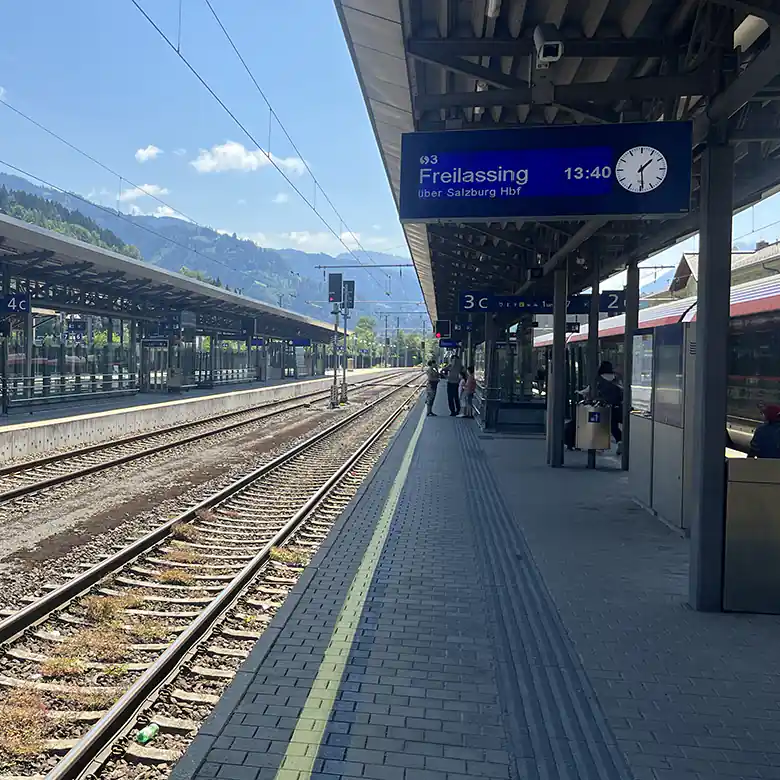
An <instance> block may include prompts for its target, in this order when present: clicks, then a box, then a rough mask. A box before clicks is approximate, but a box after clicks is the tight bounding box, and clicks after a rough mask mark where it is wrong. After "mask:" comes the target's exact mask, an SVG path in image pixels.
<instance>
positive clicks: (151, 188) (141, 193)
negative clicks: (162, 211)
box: [119, 184, 168, 203]
mask: <svg viewBox="0 0 780 780" xmlns="http://www.w3.org/2000/svg"><path fill="white" fill-rule="evenodd" d="M167 194H168V190H167V189H166V188H165V187H160V186H159V185H158V184H142V185H141V186H140V187H132V188H131V189H129V190H125V191H124V192H123V193H122V194H121V195H120V196H119V200H120V201H122V202H123V203H125V202H130V201H134V200H138V198H144V197H146V196H148V195H152V196H154V197H159V196H160V195H167Z"/></svg>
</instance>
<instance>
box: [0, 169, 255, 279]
mask: <svg viewBox="0 0 780 780" xmlns="http://www.w3.org/2000/svg"><path fill="white" fill-rule="evenodd" d="M0 165H3V166H5V167H6V168H10V169H11V170H12V171H16V172H17V173H20V174H21V175H22V176H26V177H28V178H30V179H33V180H34V181H37V182H40V183H41V184H43V185H45V186H46V187H50V188H51V189H53V190H56V191H57V192H61V193H62V194H63V195H67V196H68V197H71V198H75V199H76V200H80V201H81V202H82V203H86V204H87V205H89V206H92V207H93V208H96V209H100V210H101V211H104V212H105V213H106V214H110V215H111V216H112V217H116V218H117V219H121V220H122V221H123V222H127V223H128V224H130V225H133V226H134V227H137V228H139V229H140V230H145V231H146V232H147V233H150V234H151V235H153V236H157V237H158V238H162V239H163V240H164V241H168V242H170V243H171V244H173V245H174V246H178V247H181V248H182V249H185V250H187V251H188V252H192V253H193V254H194V255H198V257H202V258H203V259H204V260H207V261H209V262H211V263H216V264H217V265H221V266H223V267H224V268H227V269H228V270H230V271H233V272H234V273H238V274H241V275H242V276H246V277H247V278H248V279H250V280H252V281H254V277H252V276H251V275H250V274H248V273H247V272H246V271H239V270H238V269H236V268H233V267H232V266H229V265H228V264H227V263H223V262H222V261H221V260H217V259H216V258H214V257H212V256H211V255H206V254H203V252H199V251H198V250H197V249H193V248H192V247H189V246H187V245H186V244H182V243H181V242H180V241H177V240H176V239H174V238H171V237H170V236H166V235H163V234H162V233H159V232H157V231H156V230H152V228H150V227H147V226H146V225H142V224H141V223H139V222H136V221H134V220H133V219H131V218H130V217H129V216H128V215H127V214H123V213H122V212H117V211H115V210H114V209H110V208H108V207H107V206H101V205H100V204H98V203H93V202H92V201H91V200H87V198H85V197H83V196H82V195H77V194H76V193H75V192H71V191H70V190H66V189H63V188H62V187H58V186H57V185H56V184H53V183H52V182H50V181H47V180H46V179H42V178H41V177H40V176H36V175H35V174H34V173H30V172H29V171H26V170H24V169H23V168H19V167H18V166H16V165H12V164H11V163H9V162H6V161H5V160H3V159H0Z"/></svg>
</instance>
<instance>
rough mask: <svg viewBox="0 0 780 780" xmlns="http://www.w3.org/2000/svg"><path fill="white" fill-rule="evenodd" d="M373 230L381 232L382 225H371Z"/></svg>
mask: <svg viewBox="0 0 780 780" xmlns="http://www.w3.org/2000/svg"><path fill="white" fill-rule="evenodd" d="M371 229H372V230H381V229H382V226H381V225H371Z"/></svg>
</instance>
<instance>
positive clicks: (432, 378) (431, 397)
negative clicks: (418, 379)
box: [425, 359, 440, 417]
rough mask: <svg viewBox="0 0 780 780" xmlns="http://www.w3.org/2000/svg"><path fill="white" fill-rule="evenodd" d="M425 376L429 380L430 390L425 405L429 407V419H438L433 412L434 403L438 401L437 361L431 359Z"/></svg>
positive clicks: (438, 377)
mask: <svg viewBox="0 0 780 780" xmlns="http://www.w3.org/2000/svg"><path fill="white" fill-rule="evenodd" d="M425 376H426V378H427V379H428V390H427V393H428V395H427V397H426V399H425V403H426V405H427V407H428V417H436V415H435V414H434V412H433V402H434V401H435V400H436V390H437V389H438V387H439V379H440V376H439V369H438V368H437V367H436V361H435V360H433V359H431V360H429V361H428V368H427V369H426V371H425Z"/></svg>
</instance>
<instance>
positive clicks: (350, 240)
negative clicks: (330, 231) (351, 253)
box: [341, 231, 361, 249]
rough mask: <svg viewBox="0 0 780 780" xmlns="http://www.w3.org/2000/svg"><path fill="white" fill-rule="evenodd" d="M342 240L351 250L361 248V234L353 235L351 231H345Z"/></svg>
mask: <svg viewBox="0 0 780 780" xmlns="http://www.w3.org/2000/svg"><path fill="white" fill-rule="evenodd" d="M341 240H342V241H343V242H344V244H346V246H347V247H348V248H349V249H359V248H360V243H361V241H360V233H351V232H350V231H345V232H344V233H342V234H341Z"/></svg>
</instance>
